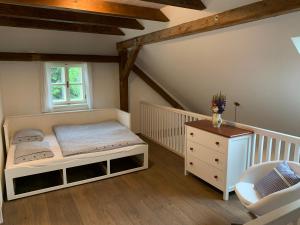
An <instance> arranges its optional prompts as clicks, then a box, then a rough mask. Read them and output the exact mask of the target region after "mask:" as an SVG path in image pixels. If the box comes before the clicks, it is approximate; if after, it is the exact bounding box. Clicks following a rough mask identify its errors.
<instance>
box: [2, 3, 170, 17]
mask: <svg viewBox="0 0 300 225" xmlns="http://www.w3.org/2000/svg"><path fill="white" fill-rule="evenodd" d="M0 2H2V3H11V4H20V5H29V6H35V7H44V8H59V9H64V10H72V11H73V10H76V11H84V12H90V13H97V14H103V15H109V16H117V17H128V18H135V19H145V20H155V21H161V22H167V21H169V19H168V18H167V17H166V16H165V15H164V14H163V13H162V12H161V11H160V10H159V9H154V8H149V7H141V6H134V5H127V4H120V3H116V2H108V1H102V0H93V1H91V0H89V1H86V0H76V1H74V0H71V1H70V0H60V1H53V0H1V1H0Z"/></svg>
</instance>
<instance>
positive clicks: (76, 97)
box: [70, 84, 84, 101]
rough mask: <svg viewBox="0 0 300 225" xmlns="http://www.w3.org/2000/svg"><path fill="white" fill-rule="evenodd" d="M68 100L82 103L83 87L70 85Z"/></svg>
mask: <svg viewBox="0 0 300 225" xmlns="http://www.w3.org/2000/svg"><path fill="white" fill-rule="evenodd" d="M70 100H71V101H83V100H84V97H83V87H82V85H74V84H73V85H70Z"/></svg>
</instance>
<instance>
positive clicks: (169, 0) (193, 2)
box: [142, 0, 206, 10]
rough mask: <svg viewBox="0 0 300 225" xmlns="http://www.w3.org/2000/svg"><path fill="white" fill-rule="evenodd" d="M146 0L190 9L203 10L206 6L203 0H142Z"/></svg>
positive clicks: (146, 0)
mask: <svg viewBox="0 0 300 225" xmlns="http://www.w3.org/2000/svg"><path fill="white" fill-rule="evenodd" d="M142 1H145V2H154V3H159V4H164V5H171V6H177V7H182V8H188V9H195V10H203V9H206V6H205V5H204V4H203V2H202V1H201V0H142Z"/></svg>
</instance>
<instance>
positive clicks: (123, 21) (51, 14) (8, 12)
mask: <svg viewBox="0 0 300 225" xmlns="http://www.w3.org/2000/svg"><path fill="white" fill-rule="evenodd" d="M0 15H2V16H9V17H20V18H27V19H39V20H49V21H57V22H69V23H82V24H90V25H100V26H113V27H123V28H129V29H137V30H143V29H144V27H143V26H142V25H141V24H140V23H139V22H138V21H137V20H135V19H129V18H119V17H112V16H103V15H96V14H91V13H83V12H70V11H63V10H57V9H44V8H38V7H31V6H20V5H12V4H5V3H0Z"/></svg>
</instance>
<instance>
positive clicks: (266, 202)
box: [235, 161, 300, 216]
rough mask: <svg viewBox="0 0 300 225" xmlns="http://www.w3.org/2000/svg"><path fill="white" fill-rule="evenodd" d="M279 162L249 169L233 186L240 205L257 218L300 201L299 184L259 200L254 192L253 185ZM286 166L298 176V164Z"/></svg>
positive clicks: (299, 167)
mask: <svg viewBox="0 0 300 225" xmlns="http://www.w3.org/2000/svg"><path fill="white" fill-rule="evenodd" d="M280 162H282V161H273V162H266V163H262V164H259V165H256V166H253V167H251V168H249V169H248V170H247V171H246V172H245V173H244V175H243V176H242V177H241V179H240V182H239V183H238V184H236V186H235V192H236V194H237V196H238V198H239V199H240V201H241V203H242V204H243V205H244V206H245V207H246V208H247V209H248V210H249V211H250V212H252V213H253V214H255V215H257V216H261V215H264V214H266V213H268V212H270V211H273V210H274V209H277V208H279V207H281V206H284V205H286V204H289V203H291V202H293V201H296V200H297V199H300V183H298V184H296V185H294V186H292V187H289V188H287V189H284V190H281V191H278V192H275V193H273V194H270V195H268V196H266V197H264V198H261V197H260V196H259V195H258V193H257V192H256V191H255V189H254V184H255V183H256V182H257V181H259V180H260V179H261V178H263V177H264V176H266V175H267V174H268V173H269V172H271V170H272V169H273V168H275V167H276V166H277V165H278V164H279V163H280ZM288 164H289V166H290V167H291V168H292V169H293V170H294V171H295V172H296V173H297V174H300V164H299V163H296V162H288Z"/></svg>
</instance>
